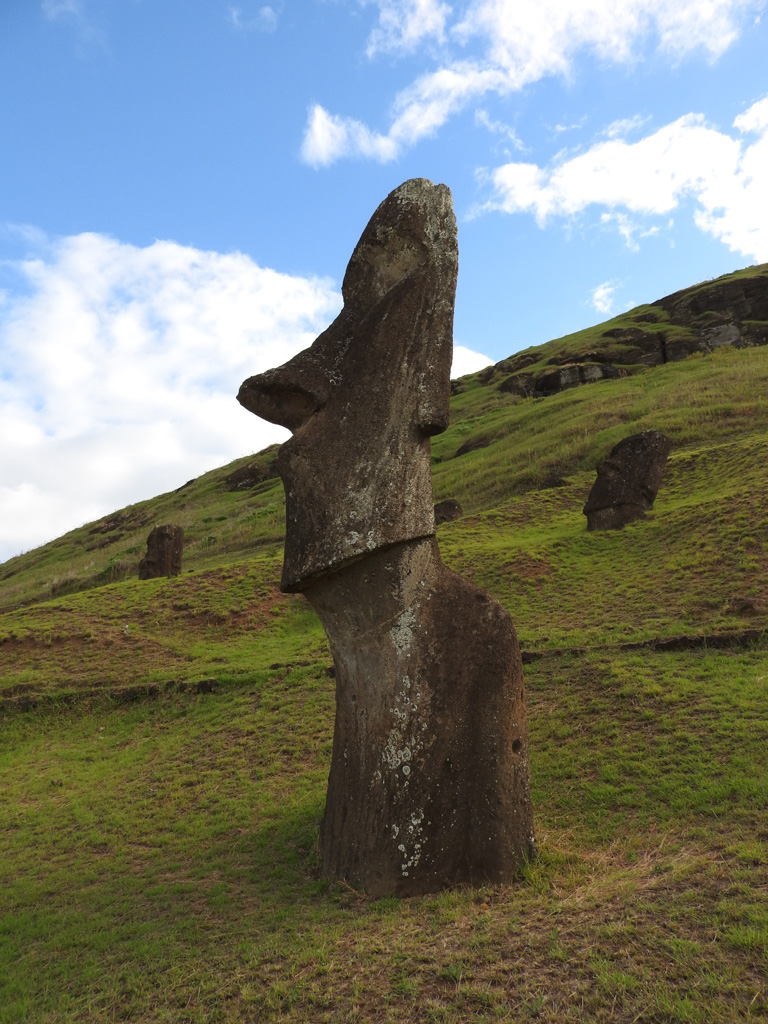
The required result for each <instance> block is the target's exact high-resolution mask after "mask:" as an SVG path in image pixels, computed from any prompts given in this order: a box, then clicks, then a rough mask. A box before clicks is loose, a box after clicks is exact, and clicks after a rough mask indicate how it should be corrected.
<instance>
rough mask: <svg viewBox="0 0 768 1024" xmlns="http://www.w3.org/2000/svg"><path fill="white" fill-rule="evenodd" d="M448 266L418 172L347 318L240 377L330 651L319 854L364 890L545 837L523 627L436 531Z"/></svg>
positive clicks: (380, 229) (431, 192)
mask: <svg viewBox="0 0 768 1024" xmlns="http://www.w3.org/2000/svg"><path fill="white" fill-rule="evenodd" d="M457 269H458V253H457V244H456V221H455V218H454V215H453V208H452V203H451V194H450V191H449V190H448V188H447V187H446V186H444V185H437V186H435V185H433V184H432V183H431V182H429V181H426V180H424V179H416V180H413V181H407V182H406V183H405V184H403V185H401V186H400V187H399V188H397V189H395V191H394V192H392V193H391V194H390V195H389V196H388V197H387V199H385V200H384V202H383V203H382V204H381V205H380V206H379V208H378V209H377V210H376V212H375V213H374V215H373V217H372V218H371V220H370V222H369V224H368V226H367V227H366V229H365V231H364V232H363V234H362V237H361V238H360V241H359V242H358V244H357V247H356V249H355V251H354V253H353V254H352V258H351V260H350V262H349V266H348V267H347V272H346V275H345V277H344V282H343V285H342V295H343V298H344V307H343V309H342V311H341V313H340V314H339V316H338V317H337V319H336V320H335V321H334V322H333V324H331V326H330V327H329V328H328V329H327V330H326V331H324V332H323V334H321V335H320V337H319V338H318V339H317V340H316V341H315V342H314V344H313V345H312V346H311V347H310V348H308V349H306V350H305V351H303V352H301V353H299V355H297V356H296V357H295V358H294V359H291V360H290V361H289V362H288V363H286V364H285V365H284V366H281V367H279V368H278V369H275V370H269V371H267V372H266V373H263V374H260V375H259V376H256V377H251V378H250V379H249V380H247V381H245V383H244V384H243V386H242V387H241V389H240V393H239V395H238V399H239V401H240V402H241V403H242V404H243V405H244V406H245V408H246V409H249V410H250V411H251V412H253V413H255V414H256V415H258V416H262V417H264V418H265V419H267V420H270V421H272V422H274V423H280V424H282V425H283V426H286V427H288V428H289V429H290V430H291V431H292V433H293V437H292V438H291V439H290V440H289V441H287V442H286V443H285V444H284V445H283V446H282V448H281V449H280V452H279V455H278V471H279V473H280V476H281V477H282V479H283V483H284V485H285V493H286V519H287V528H286V543H285V560H284V563H283V578H282V589H283V590H284V591H287V592H291V591H301V592H302V593H303V594H304V595H305V596H306V597H307V599H308V600H309V601H310V603H311V604H312V606H313V607H314V609H315V610H316V612H317V614H318V615H319V617H320V619H321V621H322V623H323V626H324V627H325V631H326V633H327V635H328V639H329V641H330V645H331V650H332V652H333V658H334V662H335V666H336V723H335V728H334V737H333V754H332V760H331V769H330V775H329V779H328V794H327V799H326V807H325V815H324V819H323V824H322V832H321V852H322V864H323V872H324V874H325V876H326V877H328V878H332V879H339V880H345V881H347V882H348V883H349V884H351V885H352V886H354V887H355V888H360V889H363V890H365V891H366V892H368V893H370V894H371V895H383V894H389V893H392V894H398V895H403V896H406V895H414V894H418V893H425V892H431V891H434V890H437V889H440V888H443V887H445V886H449V885H453V884H456V883H460V882H478V883H480V882H509V881H510V880H511V879H512V878H513V877H514V875H515V874H516V872H517V871H518V869H519V868H520V867H521V865H522V864H523V862H524V861H525V859H526V858H527V857H528V856H529V855H530V854H531V853H532V852H533V850H534V839H533V811H532V806H531V798H530V782H529V762H528V736H527V726H526V714H525V702H524V691H523V673H522V664H521V659H520V650H519V647H518V642H517V637H516V635H515V631H514V628H513V626H512V622H511V619H510V617H509V615H508V613H507V612H506V611H505V609H504V608H502V606H501V605H500V604H498V603H497V602H496V601H494V600H493V599H492V598H491V597H490V596H489V595H488V594H487V593H485V592H484V591H482V590H480V589H479V588H478V587H476V586H474V585H473V584H471V583H469V582H467V581H466V580H464V579H462V577H460V576H457V575H456V574H455V573H453V572H451V571H450V570H449V569H447V568H446V567H445V566H444V565H443V563H442V562H441V560H440V553H439V551H438V547H437V541H436V540H435V518H434V510H433V509H434V506H433V497H432V480H431V470H430V437H431V435H433V434H438V433H440V432H441V431H443V430H445V429H446V427H447V426H448V417H449V395H450V383H449V372H450V367H451V358H452V346H453V301H454V293H455V288H456V274H457Z"/></svg>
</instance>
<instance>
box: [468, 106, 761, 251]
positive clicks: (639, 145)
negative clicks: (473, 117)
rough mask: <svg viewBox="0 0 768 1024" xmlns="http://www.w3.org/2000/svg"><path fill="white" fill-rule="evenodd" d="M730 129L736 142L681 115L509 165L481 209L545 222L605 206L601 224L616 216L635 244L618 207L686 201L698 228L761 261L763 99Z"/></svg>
mask: <svg viewBox="0 0 768 1024" xmlns="http://www.w3.org/2000/svg"><path fill="white" fill-rule="evenodd" d="M734 127H735V128H736V129H738V130H740V134H739V135H738V136H736V137H734V136H733V135H732V134H728V133H727V132H724V131H720V130H718V129H716V128H713V127H710V126H709V125H707V124H706V122H705V121H704V118H703V117H702V115H700V114H688V115H686V116H685V117H681V118H679V119H678V120H677V121H674V122H672V124H668V125H665V126H664V127H663V128H660V129H659V130H658V131H656V132H654V133H653V134H651V135H648V136H646V137H645V138H643V139H640V140H639V141H637V142H634V143H629V142H625V141H623V140H616V139H613V140H610V141H606V142H598V143H597V144H596V145H594V146H592V147H591V148H590V149H588V150H587V151H586V152H584V153H581V154H579V155H577V156H572V157H570V158H562V159H561V160H560V161H559V162H555V163H554V164H553V165H552V166H550V167H547V168H541V167H538V166H537V165H535V164H529V163H508V164H505V165H504V166H502V167H498V168H497V169H496V170H495V171H493V173H492V174H491V176H490V180H491V182H492V186H493V195H492V197H491V199H490V201H489V202H488V203H487V204H486V206H485V209H497V210H503V211H505V212H507V213H523V212H528V213H532V214H533V215H534V216H535V217H536V220H537V221H538V223H539V224H540V225H543V224H544V223H545V222H546V221H547V220H548V218H550V217H571V216H573V215H575V214H577V213H580V212H581V211H583V210H585V209H586V208H588V207H589V206H592V205H596V206H604V207H608V209H609V211H611V213H610V214H609V217H608V220H610V219H615V220H616V223H617V224H618V227H619V230H620V231H621V232H622V234H624V237H625V240H627V242H628V244H629V245H630V247H632V245H633V244H635V243H634V241H633V239H634V234H635V233H636V232H637V231H638V230H639V225H637V224H636V223H633V222H630V221H629V220H628V219H626V218H625V219H622V212H623V211H628V212H629V213H631V214H635V215H642V216H646V217H648V216H654V215H656V216H658V215H663V214H669V213H670V212H671V211H672V210H674V209H676V208H677V207H678V206H679V205H680V203H681V201H683V200H684V199H685V198H686V197H689V196H690V197H692V198H693V199H694V200H695V201H696V205H697V208H696V212H695V222H696V224H697V225H698V227H699V228H701V230H703V231H706V232H708V233H710V234H712V235H714V236H715V237H716V238H718V239H720V240H721V241H723V242H724V243H725V244H726V245H727V246H728V247H729V248H730V249H731V250H732V251H735V252H740V253H742V254H744V255H745V256H751V257H754V258H755V259H757V260H766V259H768V204H766V202H765V187H764V183H765V181H766V178H767V177H768V103H766V100H765V99H763V100H760V101H758V102H757V103H755V104H753V105H752V106H751V107H750V108H749V109H748V110H747V111H745V112H744V113H743V114H741V115H740V116H739V117H738V118H736V120H735V122H734ZM745 133H748V134H746V135H745ZM755 135H756V136H757V137H756V138H755V137H754V136H755ZM603 222H606V216H605V214H604V215H603ZM652 230H653V228H652V227H651V228H650V229H649V230H647V231H645V232H641V234H642V233H645V234H649V233H652Z"/></svg>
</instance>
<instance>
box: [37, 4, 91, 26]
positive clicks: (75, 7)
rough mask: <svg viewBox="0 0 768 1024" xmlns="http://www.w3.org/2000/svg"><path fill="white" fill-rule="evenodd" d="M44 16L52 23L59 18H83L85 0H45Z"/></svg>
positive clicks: (43, 6)
mask: <svg viewBox="0 0 768 1024" xmlns="http://www.w3.org/2000/svg"><path fill="white" fill-rule="evenodd" d="M42 10H43V14H44V15H45V16H46V18H49V19H50V20H51V21H57V20H58V19H59V18H81V17H82V16H83V13H84V12H83V0H43V3H42Z"/></svg>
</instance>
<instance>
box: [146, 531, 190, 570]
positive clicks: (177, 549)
mask: <svg viewBox="0 0 768 1024" xmlns="http://www.w3.org/2000/svg"><path fill="white" fill-rule="evenodd" d="M183 553H184V528H183V527H182V526H155V527H154V528H153V530H152V532H151V533H150V535H149V536H148V537H147V553H146V554H145V555H144V557H143V558H142V560H141V561H140V562H139V579H140V580H154V579H158V578H159V577H161V576H178V575H179V573H180V572H181V557H182V554H183Z"/></svg>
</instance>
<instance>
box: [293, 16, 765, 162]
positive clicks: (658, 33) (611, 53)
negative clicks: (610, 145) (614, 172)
mask: <svg viewBox="0 0 768 1024" xmlns="http://www.w3.org/2000/svg"><path fill="white" fill-rule="evenodd" d="M765 3H766V0H706V2H704V3H702V0H568V2H567V3H564V2H563V0H470V2H468V3H467V2H465V3H464V4H455V5H454V9H453V10H451V9H450V8H448V7H447V6H446V5H444V4H441V3H439V2H437V0H379V3H378V6H379V12H380V18H379V25H378V27H377V28H376V29H374V32H373V34H372V36H371V37H370V40H369V45H368V51H369V54H373V53H375V52H377V51H378V50H382V49H386V50H387V51H389V52H401V53H409V52H412V50H413V49H414V48H415V46H416V45H417V43H419V42H421V40H422V39H423V38H424V37H426V36H430V35H431V36H434V37H435V38H440V39H446V40H450V41H451V42H452V43H453V45H454V46H459V47H462V48H463V53H466V52H467V50H468V49H470V48H474V52H473V56H472V57H466V56H462V57H461V58H460V57H459V56H458V55H457V53H455V52H454V53H449V54H448V55H447V57H446V59H445V61H444V62H443V64H442V66H440V67H439V68H437V69H436V70H435V71H432V72H429V73H427V74H425V75H422V76H421V77H419V78H418V79H417V80H416V81H415V82H413V84H412V85H410V86H409V87H408V88H406V89H405V90H403V91H402V92H401V93H399V94H398V96H397V97H396V98H395V101H394V104H393V111H392V118H391V122H390V126H389V129H388V130H387V131H386V132H383V133H382V132H375V131H372V130H371V129H370V128H368V127H367V126H366V125H364V124H363V123H361V122H360V121H357V120H355V119H353V118H348V117H339V116H337V115H334V114H330V113H328V112H327V111H325V110H324V109H323V108H322V107H315V108H313V111H317V110H322V112H323V115H324V118H325V122H326V123H325V124H318V123H317V121H316V119H315V118H314V116H313V114H310V119H309V122H308V124H307V127H306V129H305V136H304V145H303V146H302V156H303V159H304V160H305V161H306V162H307V163H309V164H312V165H313V166H320V165H323V164H329V163H332V162H334V161H335V160H338V159H340V158H342V157H350V156H359V157H368V158H372V159H376V160H382V159H387V160H390V159H393V158H394V157H395V156H397V155H398V154H399V153H400V151H401V150H402V149H403V148H405V147H407V146H411V145H413V144H414V143H416V142H418V141H419V140H420V139H422V138H424V137H427V136H431V135H434V134H435V132H437V131H438V130H439V129H440V128H441V127H442V126H443V125H444V124H445V122H446V121H447V120H448V119H449V118H450V117H451V116H453V115H454V114H456V113H457V112H458V111H459V110H461V109H463V108H464V107H465V106H466V105H467V104H468V103H470V102H472V101H474V100H476V99H479V98H480V97H482V96H484V95H487V94H488V93H496V94H498V95H501V96H504V95H507V94H509V93H511V92H514V91H517V90H519V89H522V88H523V87H525V86H527V85H531V84H532V83H534V82H537V81H539V80H540V79H542V78H544V77H548V76H553V75H561V76H569V75H571V74H572V72H573V62H574V59H575V58H576V56H577V55H582V54H585V53H587V54H592V55H594V56H596V57H598V58H599V59H600V60H602V61H605V62H611V63H627V62H632V61H635V60H638V59H639V58H640V57H641V56H642V55H643V54H644V53H647V52H648V50H649V49H651V48H655V49H656V50H657V51H659V52H661V53H662V54H665V55H666V56H667V58H668V59H670V60H672V61H673V62H678V61H680V60H682V59H683V58H686V57H688V56H690V55H691V54H693V53H696V52H703V53H704V55H705V56H706V57H707V58H709V59H710V60H714V59H716V58H717V57H719V56H720V54H722V53H723V51H724V50H725V49H726V48H727V47H728V46H729V45H730V44H731V43H732V42H733V41H734V40H735V39H736V37H737V36H738V34H739V31H740V29H741V26H742V24H743V22H744V20H745V18H746V16H747V15H748V14H749V13H750V12H755V11H759V10H761V9H762V8H763V7H764V6H765ZM422 9H423V10H424V11H425V12H427V14H428V16H425V20H424V22H423V23H420V22H419V21H418V20H417V18H416V13H417V12H418V11H420V10H422ZM453 11H455V12H456V16H455V20H454V22H453V24H452V25H449V24H448V18H449V15H450V14H452V13H453ZM419 25H421V27H419ZM386 26H389V28H387V27H386ZM330 127H332V128H334V129H335V133H331V132H330V131H329V128H330ZM321 129H325V132H324V135H323V136H322V137H323V139H324V140H326V141H327V139H328V136H329V135H330V134H333V137H334V139H335V142H336V144H335V145H322V142H321V143H318V139H317V136H318V134H320V132H321ZM318 149H320V150H321V151H322V153H323V156H324V158H323V159H322V160H318V159H317V158H316V154H317V151H318Z"/></svg>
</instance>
